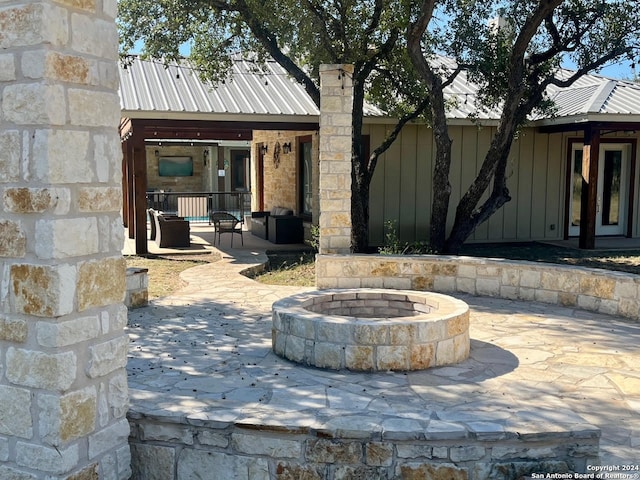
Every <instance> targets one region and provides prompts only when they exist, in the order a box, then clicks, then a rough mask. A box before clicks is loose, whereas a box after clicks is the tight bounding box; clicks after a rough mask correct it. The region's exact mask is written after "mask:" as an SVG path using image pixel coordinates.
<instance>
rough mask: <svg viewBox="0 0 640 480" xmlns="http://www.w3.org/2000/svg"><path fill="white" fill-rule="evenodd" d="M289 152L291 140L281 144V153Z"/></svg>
mask: <svg viewBox="0 0 640 480" xmlns="http://www.w3.org/2000/svg"><path fill="white" fill-rule="evenodd" d="M290 152H291V142H287V143H285V144H283V145H282V153H285V154H286V153H290Z"/></svg>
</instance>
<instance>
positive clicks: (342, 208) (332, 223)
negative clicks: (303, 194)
mask: <svg viewBox="0 0 640 480" xmlns="http://www.w3.org/2000/svg"><path fill="white" fill-rule="evenodd" d="M352 76H353V65H321V66H320V138H319V142H320V219H319V226H320V248H319V251H320V253H321V254H326V253H350V252H351V135H352V130H353V127H352V124H351V111H352V108H353V107H352V106H353V83H352Z"/></svg>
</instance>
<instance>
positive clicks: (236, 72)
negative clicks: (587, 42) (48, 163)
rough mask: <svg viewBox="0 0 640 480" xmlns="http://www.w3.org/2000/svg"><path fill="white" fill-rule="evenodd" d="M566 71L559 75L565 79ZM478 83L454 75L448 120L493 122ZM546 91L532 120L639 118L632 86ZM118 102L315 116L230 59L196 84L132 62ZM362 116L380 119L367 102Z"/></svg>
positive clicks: (237, 115) (242, 115)
mask: <svg viewBox="0 0 640 480" xmlns="http://www.w3.org/2000/svg"><path fill="white" fill-rule="evenodd" d="M440 61H441V62H442V66H443V67H444V68H446V69H453V68H455V63H454V62H453V60H451V59H447V58H440ZM569 74H570V71H568V70H561V71H560V72H559V75H560V76H561V77H562V76H567V75H569ZM477 90H478V86H477V85H476V84H475V83H474V82H472V81H471V80H469V79H468V77H467V74H466V72H464V71H463V72H461V73H460V74H459V75H458V76H457V77H456V79H455V80H454V81H453V83H452V84H451V85H449V86H448V87H447V88H446V89H445V92H444V93H445V99H446V100H447V102H448V103H449V105H450V109H449V111H448V112H447V116H448V117H449V119H451V120H454V121H455V120H458V121H467V122H468V121H469V119H470V118H471V117H473V118H476V119H479V120H481V121H482V120H485V121H489V122H491V121H496V120H498V119H499V118H500V109H499V107H494V108H490V109H478V108H477V105H476V102H477ZM547 94H548V96H549V98H550V99H551V100H553V101H554V102H555V104H556V114H555V115H554V116H553V117H552V118H541V117H535V118H533V120H535V121H536V122H538V123H542V124H545V123H555V124H558V123H574V122H580V121H586V120H589V119H597V118H606V119H607V120H614V121H615V120H618V121H640V85H638V84H636V83H633V82H628V81H623V80H614V79H610V78H606V77H601V76H599V75H585V76H583V77H581V78H580V79H579V80H578V81H576V82H575V83H574V84H573V85H572V86H571V87H568V88H562V89H560V88H557V87H550V88H549V89H548V90H547ZM120 100H121V107H122V110H123V116H125V117H129V118H188V119H196V118H202V119H219V120H248V121H252V120H255V121H257V120H269V121H278V120H279V119H280V120H283V121H285V120H286V121H298V122H317V121H318V116H319V111H318V108H317V107H316V105H315V104H314V102H313V101H312V100H311V98H310V97H309V95H308V94H307V93H306V92H305V90H304V88H303V87H302V86H301V85H300V84H299V83H297V82H296V81H295V80H293V79H292V78H290V77H289V75H288V74H287V72H286V71H285V70H284V68H282V67H281V66H280V65H279V64H278V63H276V62H275V61H273V60H270V61H267V62H266V68H265V70H264V71H263V72H258V71H257V70H256V64H255V63H254V62H251V61H248V60H246V59H240V58H238V59H236V60H235V61H234V62H233V67H232V71H231V72H230V75H229V77H228V79H227V80H226V81H225V82H224V83H220V84H218V85H215V86H214V85H213V84H211V83H207V82H203V81H202V80H201V79H200V77H199V76H198V74H197V71H196V70H195V69H194V68H193V67H192V66H190V64H189V63H188V61H187V60H185V61H184V62H183V63H182V64H180V65H177V64H173V65H170V66H168V67H167V66H165V65H164V64H163V63H162V62H155V61H145V60H141V59H135V60H134V61H133V63H132V64H131V65H128V66H127V67H126V68H125V67H124V66H122V65H121V67H120ZM365 115H368V116H377V117H380V116H383V115H384V112H382V111H381V110H380V109H378V108H376V107H374V106H371V105H367V106H366V107H365Z"/></svg>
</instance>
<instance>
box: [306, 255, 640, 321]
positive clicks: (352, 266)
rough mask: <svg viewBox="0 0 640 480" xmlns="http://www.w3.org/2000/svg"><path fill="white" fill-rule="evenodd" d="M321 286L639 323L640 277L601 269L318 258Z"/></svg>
mask: <svg viewBox="0 0 640 480" xmlns="http://www.w3.org/2000/svg"><path fill="white" fill-rule="evenodd" d="M316 285H317V287H318V288H319V289H330V288H391V289H401V290H429V291H434V292H440V293H454V292H461V293H469V294H472V295H479V296H489V297H499V298H504V299H508V300H522V301H536V302H542V303H549V304H554V305H561V306H564V307H576V308H580V309H583V310H590V311H594V312H599V313H605V314H609V315H618V316H622V317H626V318H630V319H633V320H638V319H640V276H638V275H633V274H629V273H622V272H611V271H607V270H601V269H596V268H584V267H573V266H559V265H551V264H546V263H535V262H516V261H507V260H500V259H485V258H473V257H454V256H433V255H416V256H394V255H318V256H317V259H316Z"/></svg>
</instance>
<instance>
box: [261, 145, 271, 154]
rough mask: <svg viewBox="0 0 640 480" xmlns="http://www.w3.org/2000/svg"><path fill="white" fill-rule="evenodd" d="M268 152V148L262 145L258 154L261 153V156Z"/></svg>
mask: <svg viewBox="0 0 640 480" xmlns="http://www.w3.org/2000/svg"><path fill="white" fill-rule="evenodd" d="M268 150H269V147H267V145H262V146H261V147H260V153H261V154H262V155H266V154H267V151H268Z"/></svg>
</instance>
